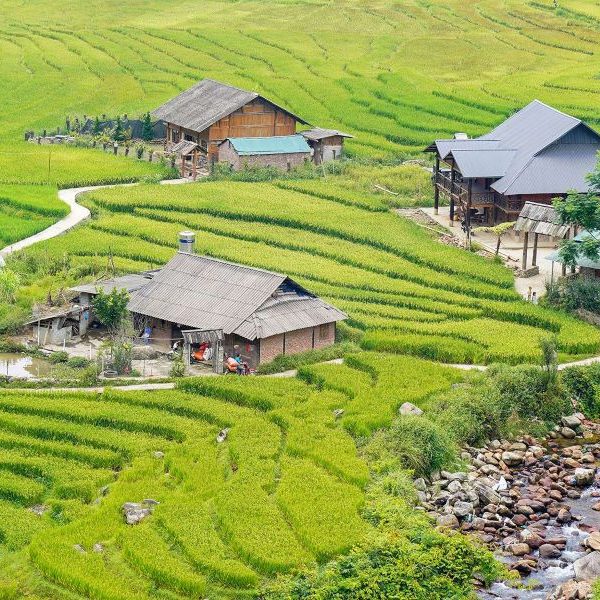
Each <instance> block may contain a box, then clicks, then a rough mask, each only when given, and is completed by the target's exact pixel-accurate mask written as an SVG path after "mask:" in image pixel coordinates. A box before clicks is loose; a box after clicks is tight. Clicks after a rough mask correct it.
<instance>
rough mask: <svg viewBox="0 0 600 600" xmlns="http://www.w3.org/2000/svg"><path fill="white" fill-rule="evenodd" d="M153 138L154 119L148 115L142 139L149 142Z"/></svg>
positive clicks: (144, 123)
mask: <svg viewBox="0 0 600 600" xmlns="http://www.w3.org/2000/svg"><path fill="white" fill-rule="evenodd" d="M153 138H154V130H153V128H152V119H151V118H150V113H146V114H145V115H144V119H143V122H142V139H143V140H145V141H146V142H149V141H151V140H152V139H153Z"/></svg>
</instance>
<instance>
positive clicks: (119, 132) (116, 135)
mask: <svg viewBox="0 0 600 600" xmlns="http://www.w3.org/2000/svg"><path fill="white" fill-rule="evenodd" d="M112 137H113V140H115V142H122V141H124V140H125V137H126V135H125V129H124V128H123V121H121V117H117V123H116V125H115V129H114V131H113V135H112Z"/></svg>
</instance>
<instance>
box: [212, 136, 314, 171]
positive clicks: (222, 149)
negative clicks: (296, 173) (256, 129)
mask: <svg viewBox="0 0 600 600" xmlns="http://www.w3.org/2000/svg"><path fill="white" fill-rule="evenodd" d="M310 157H311V149H310V146H309V145H308V144H307V143H306V140H305V139H304V137H303V136H302V135H299V134H297V135H278V136H272V137H254V138H228V139H226V140H225V141H224V142H221V144H220V145H219V162H224V163H228V164H229V165H230V166H231V168H232V169H233V170H234V171H240V170H242V169H244V168H245V167H276V168H278V169H281V170H286V171H291V170H292V169H293V168H294V167H298V166H300V165H302V164H303V163H304V162H306V161H309V160H310Z"/></svg>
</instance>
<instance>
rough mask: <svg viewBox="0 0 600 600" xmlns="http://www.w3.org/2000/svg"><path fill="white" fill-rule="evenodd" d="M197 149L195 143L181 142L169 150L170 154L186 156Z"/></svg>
mask: <svg viewBox="0 0 600 600" xmlns="http://www.w3.org/2000/svg"><path fill="white" fill-rule="evenodd" d="M197 147H198V144H196V142H190V141H188V140H181V141H180V142H178V143H177V144H175V145H174V146H173V147H172V148H171V152H175V154H182V155H183V156H186V155H187V154H191V153H192V152H193V151H194V150H195V149H196V148H197Z"/></svg>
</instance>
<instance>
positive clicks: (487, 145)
mask: <svg viewBox="0 0 600 600" xmlns="http://www.w3.org/2000/svg"><path fill="white" fill-rule="evenodd" d="M499 144H500V142H499V141H498V140H482V139H480V138H476V139H466V140H465V139H456V140H455V139H452V140H436V141H435V143H434V146H435V147H436V148H437V151H438V153H439V155H440V158H441V159H442V160H443V159H445V158H446V157H447V156H448V154H450V152H452V150H495V149H496V148H498V145H499ZM430 148H431V146H430Z"/></svg>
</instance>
